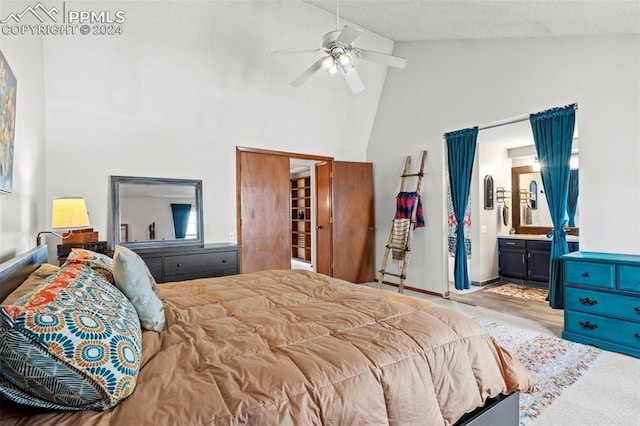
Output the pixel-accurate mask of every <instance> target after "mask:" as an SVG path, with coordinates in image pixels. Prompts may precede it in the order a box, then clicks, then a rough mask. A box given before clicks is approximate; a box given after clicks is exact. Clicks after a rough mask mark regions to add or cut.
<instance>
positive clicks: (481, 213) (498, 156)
mask: <svg viewBox="0 0 640 426" xmlns="http://www.w3.org/2000/svg"><path fill="white" fill-rule="evenodd" d="M486 134H487V133H485V134H478V145H477V148H476V162H475V163H474V169H475V170H477V173H474V175H476V176H477V177H478V178H477V180H476V182H475V185H474V186H473V187H472V191H471V192H472V197H474V195H473V194H474V193H475V194H477V197H474V198H475V199H477V203H475V204H472V208H473V211H472V214H471V221H472V224H473V227H472V230H473V237H472V240H471V246H472V254H473V255H472V257H471V262H470V263H471V264H470V271H469V277H470V279H471V281H476V282H479V283H483V282H485V281H489V280H492V279H494V278H498V235H506V234H508V233H509V229H511V226H512V223H511V214H509V222H508V223H509V225H507V226H505V225H504V223H503V221H502V209H503V206H504V204H501V203H498V201H497V199H496V189H497V188H498V187H503V188H505V189H506V190H508V191H510V190H511V160H509V158H508V156H507V150H506V149H505V148H502V147H501V146H499V145H494V144H491V143H485V142H484V140H483V138H484V136H485V135H486ZM487 175H490V176H492V177H493V194H494V203H493V209H490V210H485V209H484V177H485V176H487ZM509 194H510V193H509ZM509 198H510V196H509ZM509 208H511V204H510V203H509ZM483 228H484V229H486V232H483Z"/></svg>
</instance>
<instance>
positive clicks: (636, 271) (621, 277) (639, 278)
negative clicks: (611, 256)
mask: <svg viewBox="0 0 640 426" xmlns="http://www.w3.org/2000/svg"><path fill="white" fill-rule="evenodd" d="M618 288H619V289H620V290H627V291H637V292H640V266H631V265H620V266H618Z"/></svg>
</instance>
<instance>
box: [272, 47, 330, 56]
mask: <svg viewBox="0 0 640 426" xmlns="http://www.w3.org/2000/svg"><path fill="white" fill-rule="evenodd" d="M319 50H322V47H320V48H318V49H306V50H276V51H275V52H273V53H271V55H291V54H297V53H315V52H317V51H319Z"/></svg>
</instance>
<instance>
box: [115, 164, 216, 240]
mask: <svg viewBox="0 0 640 426" xmlns="http://www.w3.org/2000/svg"><path fill="white" fill-rule="evenodd" d="M111 214H112V221H111V223H112V228H111V235H112V239H113V247H115V246H116V245H118V244H120V245H123V246H127V247H129V248H132V249H135V248H149V247H167V246H169V247H171V246H185V245H186V246H202V245H203V241H204V232H203V215H202V181H201V180H192V179H174V178H151V177H135V176H111Z"/></svg>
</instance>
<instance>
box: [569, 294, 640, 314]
mask: <svg viewBox="0 0 640 426" xmlns="http://www.w3.org/2000/svg"><path fill="white" fill-rule="evenodd" d="M565 309H570V310H574V311H582V312H587V313H591V314H599V315H605V316H609V317H616V318H621V319H626V320H630V321H635V322H640V298H638V297H633V296H623V295H620V294H615V293H605V292H598V291H591V290H584V289H581V288H574V287H565Z"/></svg>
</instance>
